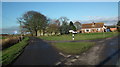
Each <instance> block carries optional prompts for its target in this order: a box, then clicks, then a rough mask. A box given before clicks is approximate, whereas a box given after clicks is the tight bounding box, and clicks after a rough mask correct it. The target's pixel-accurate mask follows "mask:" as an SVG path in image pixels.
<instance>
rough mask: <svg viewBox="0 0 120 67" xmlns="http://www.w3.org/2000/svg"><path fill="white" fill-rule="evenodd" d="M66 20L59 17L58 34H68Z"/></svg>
mask: <svg viewBox="0 0 120 67" xmlns="http://www.w3.org/2000/svg"><path fill="white" fill-rule="evenodd" d="M68 20H69V19H68V18H66V17H60V18H59V21H60V22H61V25H60V33H61V34H68V33H69V25H68V23H67V22H68Z"/></svg>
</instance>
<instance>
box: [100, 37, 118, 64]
mask: <svg viewBox="0 0 120 67" xmlns="http://www.w3.org/2000/svg"><path fill="white" fill-rule="evenodd" d="M102 44H104V45H105V46H104V48H103V50H102V51H101V53H100V59H101V62H100V63H99V65H116V64H117V62H118V59H120V35H119V36H117V37H114V38H112V39H108V40H106V41H104V42H103V43H102Z"/></svg>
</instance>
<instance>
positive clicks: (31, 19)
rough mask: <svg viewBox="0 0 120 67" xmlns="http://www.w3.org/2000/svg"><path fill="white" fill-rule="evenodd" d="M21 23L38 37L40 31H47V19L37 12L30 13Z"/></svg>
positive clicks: (24, 15) (21, 19)
mask: <svg viewBox="0 0 120 67" xmlns="http://www.w3.org/2000/svg"><path fill="white" fill-rule="evenodd" d="M19 21H20V22H22V24H23V25H24V28H26V29H27V30H28V31H29V32H31V33H32V34H33V33H35V35H36V36H37V32H38V30H43V31H44V30H45V28H46V25H47V19H46V17H45V16H44V15H42V14H41V13H39V12H36V11H28V12H26V13H25V14H23V16H22V17H21V18H19Z"/></svg>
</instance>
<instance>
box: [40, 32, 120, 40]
mask: <svg viewBox="0 0 120 67" xmlns="http://www.w3.org/2000/svg"><path fill="white" fill-rule="evenodd" d="M117 34H118V33H117V32H104V33H80V34H75V40H95V39H102V38H108V37H113V36H116V35H117ZM39 38H41V39H43V40H56V41H60V40H72V34H68V35H59V36H40V37H39Z"/></svg>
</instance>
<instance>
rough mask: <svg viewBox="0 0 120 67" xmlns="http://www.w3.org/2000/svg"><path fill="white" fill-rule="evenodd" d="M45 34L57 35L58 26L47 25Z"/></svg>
mask: <svg viewBox="0 0 120 67" xmlns="http://www.w3.org/2000/svg"><path fill="white" fill-rule="evenodd" d="M47 32H48V33H50V34H51V35H52V33H55V34H57V33H59V26H58V25H57V24H49V25H48V27H47Z"/></svg>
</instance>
